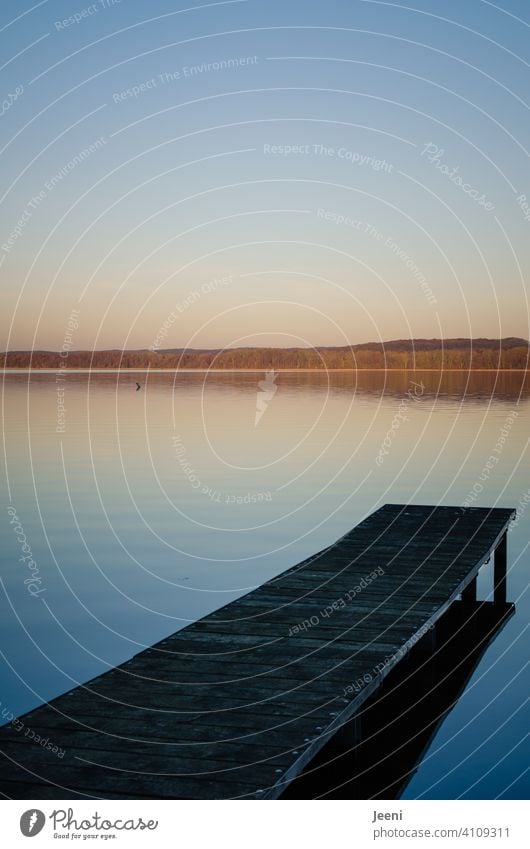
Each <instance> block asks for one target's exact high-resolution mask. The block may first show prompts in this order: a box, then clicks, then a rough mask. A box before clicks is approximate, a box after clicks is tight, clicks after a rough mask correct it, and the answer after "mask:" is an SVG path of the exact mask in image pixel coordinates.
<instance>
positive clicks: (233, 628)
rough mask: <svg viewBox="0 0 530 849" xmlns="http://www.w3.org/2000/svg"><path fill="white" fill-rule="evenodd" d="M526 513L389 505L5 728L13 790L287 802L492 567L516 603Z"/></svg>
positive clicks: (3, 745)
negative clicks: (515, 567)
mask: <svg viewBox="0 0 530 849" xmlns="http://www.w3.org/2000/svg"><path fill="white" fill-rule="evenodd" d="M514 514H515V511H514V510H511V509H497V508H492V509H486V508H464V509H463V508H459V507H430V506H415V505H399V504H387V505H385V506H384V507H382V508H381V509H379V510H377V511H376V512H375V513H373V514H372V515H370V516H368V518H366V519H365V520H364V521H363V522H361V524H359V525H358V526H357V527H355V528H354V529H353V530H351V531H350V532H349V533H347V534H346V535H345V536H343V537H342V538H341V539H339V540H338V541H337V542H336V543H334V544H333V545H331V546H329V547H328V548H326V549H324V550H323V551H321V552H319V553H318V554H315V555H314V556H312V557H310V558H308V559H307V560H305V561H303V562H302V563H300V564H298V565H297V566H294V567H293V568H292V569H289V570H287V571H286V572H283V573H282V574H281V575H278V576H277V577H276V578H273V579H272V580H270V581H268V582H267V583H265V584H263V585H262V586H260V587H258V588H257V589H255V590H253V591H252V592H250V593H248V594H247V595H245V596H243V597H242V598H240V599H238V600H236V601H234V602H231V603H230V604H228V605H226V606H225V607H223V608H221V609H220V610H217V611H216V612H214V613H212V614H210V615H208V616H206V617H204V618H203V619H201V620H200V621H198V622H196V623H194V624H193V625H190V626H188V627H187V628H184V629H183V630H181V631H178V632H177V633H175V634H173V635H172V636H170V637H168V638H167V639H165V640H162V641H161V642H160V643H157V644H156V645H155V646H152V647H151V648H149V649H147V650H146V651H143V652H141V653H140V654H138V655H136V656H135V657H133V658H132V659H131V660H130V661H128V662H126V663H124V664H122V665H121V666H119V667H117V668H115V669H113V670H112V671H110V672H107V673H105V674H103V675H101V676H99V677H97V678H95V679H93V680H92V681H89V682H88V683H87V684H85V685H82V686H79V687H76V688H75V689H73V690H71V691H70V692H68V693H65V694H64V695H62V696H59V697H58V698H56V699H54V700H53V701H52V702H50V703H49V704H45V705H43V706H42V707H39V708H37V709H35V710H33V711H31V712H30V713H28V714H26V715H25V716H23V717H21V718H20V719H19V720H18V721H17V728H19V730H17V728H15V727H14V726H13V723H12V724H11V725H8V726H4V727H3V728H1V729H0V752H1V757H2V767H3V768H2V772H1V778H0V793H1V794H2V795H3V797H7V798H17V799H51V798H58V799H74V798H80V799H86V798H109V799H114V798H121V799H135V798H140V799H141V798H143V799H146V798H162V799H164V798H171V799H174V798H177V799H227V798H253V799H265V798H278V797H279V796H281V794H282V792H283V791H284V790H285V789H286V788H287V786H288V785H289V784H290V783H291V782H293V781H294V780H295V779H296V777H297V776H299V775H300V774H301V773H302V771H303V770H304V768H305V767H306V765H307V764H308V763H309V762H310V761H312V759H313V758H314V757H315V756H316V755H317V753H318V752H319V751H320V750H321V749H322V747H323V746H324V745H326V743H328V742H329V741H330V739H331V738H332V737H334V735H335V734H336V733H337V732H338V731H340V729H341V728H342V727H343V726H345V724H346V723H348V727H351V726H352V723H351V722H349V720H351V719H352V717H355V716H357V715H358V714H359V711H360V710H361V709H362V707H363V705H364V704H365V703H366V702H367V700H368V699H369V698H370V697H371V696H372V695H373V694H374V693H375V692H376V691H377V689H378V688H379V687H380V686H381V684H382V682H383V680H384V679H385V678H386V676H387V675H388V674H389V673H390V672H391V671H392V670H394V671H395V670H396V668H397V667H398V664H400V663H402V662H403V661H404V659H405V658H406V657H407V655H408V654H409V652H410V651H411V650H412V648H413V647H414V646H415V644H417V643H418V641H419V640H420V639H421V640H422V644H424V645H425V644H427V646H429V645H430V646H431V647H433V646H434V635H435V634H436V629H435V627H434V626H435V625H436V622H437V621H438V620H439V619H440V618H441V617H442V616H444V614H445V613H446V612H447V610H448V609H449V607H450V606H451V605H452V603H453V602H454V601H455V600H456V599H457V598H458V597H459V596H460V595H461V597H462V599H463V601H464V602H472V601H473V600H474V599H475V598H476V576H477V573H478V571H479V569H480V567H481V566H482V565H483V564H484V563H486V562H487V561H488V560H489V558H490V557H491V556H492V555H494V584H495V586H494V603H496V604H498V605H504V604H505V602H506V533H507V528H508V524H509V522H510V520H511V519H512V518H513V516H514ZM21 723H22V724H23V727H22V729H20V725H21ZM354 725H355V727H356V728H357V732H356V733H357V734H360V733H361V732H360V730H359V728H360V726H359V723H357V724H355V723H354ZM25 729H31V732H30V733H28V735H26V733H25ZM35 735H39V738H40V740H37V737H36V736H35ZM43 741H46V742H45V743H44V742H43ZM48 743H49V745H50V748H51V746H56V747H58V748H59V749H60V750H63V751H64V755H63V756H62V757H59V756H58V755H57V754H54V753H53V751H50V749H48V748H46V745H47V744H48Z"/></svg>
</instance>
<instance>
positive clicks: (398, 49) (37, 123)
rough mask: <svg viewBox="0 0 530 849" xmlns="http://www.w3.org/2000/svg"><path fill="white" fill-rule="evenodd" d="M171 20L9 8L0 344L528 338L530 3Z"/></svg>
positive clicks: (270, 10)
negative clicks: (70, 327)
mask: <svg viewBox="0 0 530 849" xmlns="http://www.w3.org/2000/svg"><path fill="white" fill-rule="evenodd" d="M182 6H183V9H182V10H181V11H179V10H176V9H175V3H173V2H170V0H154V2H150V3H144V2H133V0H121V2H117V0H114V2H112V0H96V2H94V3H92V4H91V3H89V2H86V0H79V2H77V0H75V2H66V1H65V2H58V1H57V0H43V2H40V3H37V4H36V5H34V6H33V7H32V6H31V5H30V4H27V3H25V2H11V3H5V4H3V6H2V10H1V20H0V39H1V44H2V57H3V59H2V68H1V76H2V89H1V91H2V98H3V106H2V115H1V116H0V117H1V128H2V133H1V155H2V164H3V167H2V171H1V181H2V186H1V203H0V263H1V265H0V276H1V281H2V285H1V301H0V308H1V317H0V322H1V339H0V348H2V349H6V348H9V349H26V348H37V349H43V348H44V349H54V350H56V349H59V348H61V346H62V345H63V343H64V340H65V335H66V334H67V333H68V332H69V331H68V329H67V328H68V324H69V317H70V315H71V314H72V311H73V310H77V311H78V313H75V315H76V316H78V319H77V322H76V323H78V325H79V326H78V327H77V328H76V329H75V331H74V332H73V334H72V342H71V344H72V345H73V347H75V348H106V347H112V348H122V347H128V348H139V347H148V346H149V345H152V344H154V342H155V340H156V339H157V336H158V338H159V340H160V336H159V334H160V330H161V328H163V327H164V323H165V322H166V321H167V320H168V317H169V316H172V318H171V326H170V327H169V329H168V331H167V335H165V336H164V337H163V342H162V343H161V344H160V347H183V346H191V347H223V346H233V345H245V344H246V345H254V344H261V345H265V344H274V345H298V344H300V345H318V344H324V345H326V344H327V345H334V344H339V345H340V344H346V343H349V342H352V343H356V342H363V341H371V340H376V339H383V340H388V339H395V338H407V337H411V336H415V337H433V336H443V337H451V336H475V337H476V336H491V337H498V336H523V337H525V338H528V336H529V329H528V324H529V318H528V303H527V294H526V285H525V281H526V280H527V279H528V272H529V270H530V257H529V249H528V245H529V243H530V238H529V237H530V179H529V178H530V168H529V163H528V153H527V146H528V140H529V125H530V121H529V118H528V107H527V104H526V103H525V98H526V97H527V93H528V91H529V64H528V62H529V49H528V48H529V45H530V37H529V36H530V29H529V23H528V21H529V20H530V15H529V11H530V9H529V5H528V3H527V2H525V0H502V2H500V3H490V2H485V0H468V1H467V2H466V3H462V2H461V0H443V2H442V0H439V2H437V1H436V0H422V2H421V3H419V2H418V3H416V6H418V8H417V9H415V8H413V5H412V4H411V5H409V4H406V3H402V2H394V3H387V2H379V0H378V2H375V0H343V2H338V0H335V1H334V0H330V2H326V3H323V2H320V1H319V2H307V0H289V2H285V0H283V1H282V2H276V0H273V2H266V3H265V2H258V0H241V2H228V3H226V2H225V3H223V2H221V3H196V4H190V3H185V4H182ZM69 16H72V18H71V19H70V20H69V21H68V20H67V19H68V18H69ZM73 16H77V20H76V18H75V17H73ZM65 22H66V23H65ZM242 59H243V60H246V61H243V62H241V60H242ZM229 60H231V61H229ZM216 63H218V64H216ZM223 63H224V64H223ZM227 64H228V65H230V67H226V65H227ZM208 66H210V67H208ZM193 67H195V68H197V67H202V71H201V72H199V71H196V72H195V73H193V72H190V70H189V69H190V68H193ZM186 69H188V70H186ZM133 87H137V90H136V92H134V91H133ZM138 89H139V90H138ZM142 89H143V90H142ZM17 93H18V94H17ZM98 139H99V140H100V141H99V142H98V143H97V145H96V146H95V147H93V148H92V149H91V147H90V146H91V145H94V143H95V142H97V140H98ZM273 146H283V148H284V152H283V153H282V152H281V151H280V150H279V149H275V148H274V147H273ZM285 146H291V147H292V146H298V149H297V150H296V149H295V150H294V151H292V152H291V153H289V154H288V155H284V154H285ZM427 146H429V147H428V148H427ZM81 151H85V153H84V154H83V155H82V157H81V158H79V154H80V153H81ZM87 151H88V153H87ZM54 175H59V176H58V177H57V179H56V180H55V184H53V183H52V182H50V179H51V178H53V177H54ZM473 193H474V196H473ZM521 195H526V196H527V200H526V203H528V206H527V207H526V208H525V206H524V204H525V199H524V198H521ZM34 198H37V200H36V201H35V200H33V199H34ZM339 216H341V217H342V218H343V219H346V220H343V221H341V220H340V218H339ZM214 280H215V281H217V282H215V283H213V284H212V281H214ZM70 324H71V323H70Z"/></svg>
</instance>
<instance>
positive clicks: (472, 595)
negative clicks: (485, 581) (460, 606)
mask: <svg viewBox="0 0 530 849" xmlns="http://www.w3.org/2000/svg"><path fill="white" fill-rule="evenodd" d="M476 600H477V576H476V575H475V577H474V578H473V580H472V581H470V582H469V584H468V585H467V587H465V588H464V589H463V590H462V601H476Z"/></svg>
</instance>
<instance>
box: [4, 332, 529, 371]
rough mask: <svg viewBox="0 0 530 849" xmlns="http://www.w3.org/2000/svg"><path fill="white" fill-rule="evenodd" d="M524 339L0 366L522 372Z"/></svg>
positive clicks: (121, 354) (115, 353) (16, 355)
mask: <svg viewBox="0 0 530 849" xmlns="http://www.w3.org/2000/svg"><path fill="white" fill-rule="evenodd" d="M529 353H530V349H529V344H528V342H527V341H526V340H525V339H519V338H514V337H509V338H506V339H444V340H440V339H405V340H395V341H391V342H383V343H379V342H373V343H371V342H368V343H362V344H359V345H349V346H342V347H316V348H224V349H215V350H207V349H179V348H172V349H161V350H156V351H155V350H151V349H139V350H123V351H122V350H104V351H74V350H68V349H66V350H63V351H9V352H4V353H2V354H0V367H1V368H4V369H9V368H35V369H39V368H47V369H61V368H70V369H86V368H94V369H105V368H108V369H117V368H124V369H125V368H129V369H134V368H141V369H145V368H161V369H178V368H181V369H211V368H214V369H257V370H262V369H263V370H267V369H273V370H281V369H311V370H313V369H316V370H326V369H400V370H414V369H417V370H421V369H426V370H427V369H435V370H442V369H444V370H466V371H467V370H481V369H493V370H497V369H508V370H510V369H514V370H515V369H517V370H520V369H527V368H528V365H529Z"/></svg>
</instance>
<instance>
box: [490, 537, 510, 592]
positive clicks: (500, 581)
mask: <svg viewBox="0 0 530 849" xmlns="http://www.w3.org/2000/svg"><path fill="white" fill-rule="evenodd" d="M506 563H507V543H506V531H505V532H504V534H503V535H502V539H501V541H500V542H499V544H498V546H497V548H496V549H495V554H494V559H493V602H494V604H505V603H506Z"/></svg>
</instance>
